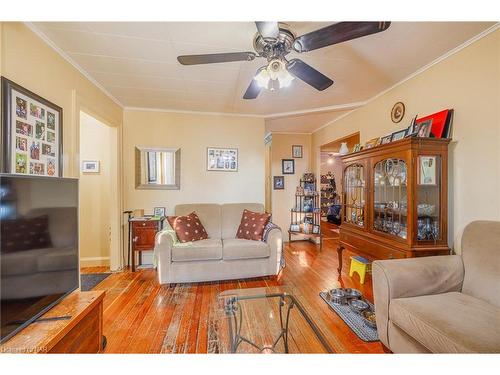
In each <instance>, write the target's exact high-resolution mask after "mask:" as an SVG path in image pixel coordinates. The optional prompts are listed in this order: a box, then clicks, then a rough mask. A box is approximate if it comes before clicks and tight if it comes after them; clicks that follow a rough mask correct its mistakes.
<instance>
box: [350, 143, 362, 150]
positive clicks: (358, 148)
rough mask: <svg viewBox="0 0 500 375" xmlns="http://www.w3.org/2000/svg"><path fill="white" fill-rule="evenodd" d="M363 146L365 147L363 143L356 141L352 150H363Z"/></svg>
mask: <svg viewBox="0 0 500 375" xmlns="http://www.w3.org/2000/svg"><path fill="white" fill-rule="evenodd" d="M362 148H363V147H362V146H361V144H360V143H356V144H355V145H354V147H353V148H352V152H358V151H361V150H362Z"/></svg>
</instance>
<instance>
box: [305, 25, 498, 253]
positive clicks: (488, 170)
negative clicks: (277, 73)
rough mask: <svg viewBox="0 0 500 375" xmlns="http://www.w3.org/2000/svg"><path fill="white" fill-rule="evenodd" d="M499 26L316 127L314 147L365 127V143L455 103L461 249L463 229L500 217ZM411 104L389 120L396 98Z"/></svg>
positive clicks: (455, 238)
mask: <svg viewBox="0 0 500 375" xmlns="http://www.w3.org/2000/svg"><path fill="white" fill-rule="evenodd" d="M499 60H500V30H497V31H495V32H493V33H491V34H489V35H487V36H485V37H483V38H482V39H480V40H478V41H477V42H475V43H473V44H471V45H469V46H467V47H466V48H464V49H462V50H461V51H459V52H457V53H456V54H454V55H452V56H450V57H448V58H446V59H444V60H443V61H441V62H440V63H438V64H436V65H434V66H432V67H430V68H429V69H427V70H425V71H424V72H422V73H421V74H419V75H417V76H415V77H413V78H411V79H409V80H408V81H406V82H404V83H403V84H401V85H399V86H397V87H395V88H393V89H392V90H390V91H388V92H387V93H385V94H384V95H382V96H380V97H378V98H376V99H375V100H373V101H371V102H369V103H368V104H367V105H366V106H364V107H362V108H360V109H357V110H355V111H353V112H352V113H351V114H350V115H347V116H346V117H344V118H342V119H341V120H338V121H336V122H334V123H332V124H330V125H329V126H327V127H325V128H323V129H321V130H319V131H317V132H315V133H314V134H313V136H312V144H313V149H314V150H315V153H316V155H317V159H316V158H315V160H314V165H315V168H317V169H319V168H318V165H319V147H320V146H321V145H322V144H325V143H327V142H330V141H332V140H334V139H337V138H340V137H342V136H345V135H347V134H350V133H352V132H354V131H356V130H359V131H360V133H361V134H360V135H361V142H362V143H364V142H365V141H366V140H368V139H370V138H373V137H378V136H382V135H385V134H387V133H389V132H393V131H395V130H398V129H401V128H403V127H404V126H407V125H408V123H409V121H410V119H411V117H412V116H414V115H415V114H419V115H420V116H422V115H426V114H430V113H434V112H437V111H439V110H441V109H444V108H454V109H455V117H454V124H453V142H452V143H451V144H450V152H449V155H450V166H449V167H450V175H449V179H450V180H449V185H450V191H449V195H450V199H449V204H450V214H449V230H450V236H449V237H450V238H449V242H450V246H453V245H454V247H455V250H457V251H460V247H459V239H460V237H461V234H462V231H463V228H464V227H465V225H467V224H468V223H469V222H471V221H473V220H478V219H488V220H500V194H499V192H500V130H499V129H500V114H499V112H500V95H499V90H500V72H499V69H500V61H499ZM398 101H402V102H404V103H405V106H406V115H405V117H404V119H403V123H401V124H398V125H395V124H393V123H392V122H391V120H390V115H389V114H390V110H391V108H392V106H393V105H394V103H396V102H398Z"/></svg>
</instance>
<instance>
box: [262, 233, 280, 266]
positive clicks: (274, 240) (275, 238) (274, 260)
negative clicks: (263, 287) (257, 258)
mask: <svg viewBox="0 0 500 375" xmlns="http://www.w3.org/2000/svg"><path fill="white" fill-rule="evenodd" d="M265 242H266V243H267V244H268V245H269V248H270V249H271V255H270V257H269V267H270V269H269V272H270V275H277V274H278V273H279V271H280V270H281V258H282V256H283V236H282V233H281V228H280V227H274V228H273V229H271V230H270V231H269V232H268V233H267V237H266V240H265Z"/></svg>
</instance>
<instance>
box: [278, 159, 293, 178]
mask: <svg viewBox="0 0 500 375" xmlns="http://www.w3.org/2000/svg"><path fill="white" fill-rule="evenodd" d="M281 174H295V160H293V159H281Z"/></svg>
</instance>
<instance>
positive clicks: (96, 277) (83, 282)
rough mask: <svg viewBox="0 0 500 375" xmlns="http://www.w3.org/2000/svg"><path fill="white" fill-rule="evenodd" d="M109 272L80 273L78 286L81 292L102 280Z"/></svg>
mask: <svg viewBox="0 0 500 375" xmlns="http://www.w3.org/2000/svg"><path fill="white" fill-rule="evenodd" d="M109 275H111V273H84V274H82V275H80V286H81V290H82V292H88V291H89V290H92V289H94V287H95V286H96V285H97V284H99V283H100V282H101V281H103V280H104V279H105V278H106V277H108V276H109Z"/></svg>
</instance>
